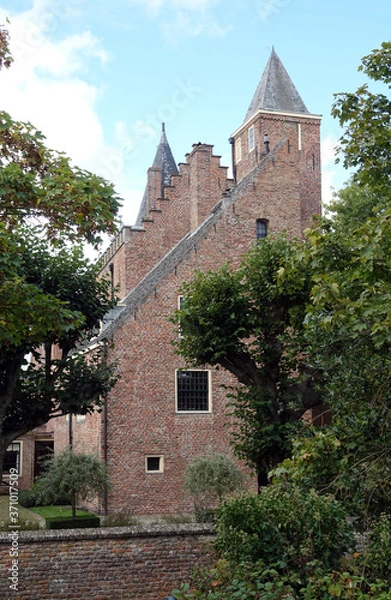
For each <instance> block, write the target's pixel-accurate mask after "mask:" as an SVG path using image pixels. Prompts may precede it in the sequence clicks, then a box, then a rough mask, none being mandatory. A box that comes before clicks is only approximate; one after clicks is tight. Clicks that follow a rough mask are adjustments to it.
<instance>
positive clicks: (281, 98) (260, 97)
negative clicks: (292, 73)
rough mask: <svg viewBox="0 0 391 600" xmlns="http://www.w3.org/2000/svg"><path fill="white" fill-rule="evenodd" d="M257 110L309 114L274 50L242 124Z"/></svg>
mask: <svg viewBox="0 0 391 600" xmlns="http://www.w3.org/2000/svg"><path fill="white" fill-rule="evenodd" d="M259 109H264V110H275V111H279V112H292V113H299V114H301V113H304V114H309V111H308V110H307V107H306V105H305V104H304V102H303V100H302V99H301V97H300V94H299V92H298V91H297V89H296V87H295V86H294V84H293V82H292V80H291V78H290V77H289V75H288V73H287V71H286V69H285V67H284V65H283V64H282V62H281V60H280V59H279V58H278V56H277V54H276V52H275V50H274V48H273V49H272V52H271V55H270V58H269V60H268V62H267V64H266V67H265V70H264V72H263V75H262V77H261V80H260V82H259V84H258V87H257V89H256V90H255V94H254V96H253V99H252V100H251V103H250V106H249V107H248V110H247V114H246V117H245V119H244V122H246V121H248V119H250V117H252V116H253V115H254V114H255V113H256V112H257V111H258V110H259Z"/></svg>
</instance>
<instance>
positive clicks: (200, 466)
mask: <svg viewBox="0 0 391 600" xmlns="http://www.w3.org/2000/svg"><path fill="white" fill-rule="evenodd" d="M183 482H184V489H185V491H186V492H187V493H188V494H189V495H190V496H192V497H193V501H194V508H195V513H196V520H197V521H198V522H206V521H211V520H212V521H213V518H214V510H213V509H214V508H215V507H216V505H217V504H218V503H219V502H221V500H222V499H223V498H225V497H226V496H227V495H228V494H231V493H232V492H235V491H237V490H239V489H242V488H243V485H244V475H243V473H242V472H241V471H240V469H239V467H238V466H237V465H236V463H235V462H234V461H233V460H232V459H231V458H229V456H225V455H224V454H214V455H213V456H201V457H199V458H196V459H195V460H193V461H192V462H191V463H189V464H188V465H187V467H186V469H185V472H184V475H183Z"/></svg>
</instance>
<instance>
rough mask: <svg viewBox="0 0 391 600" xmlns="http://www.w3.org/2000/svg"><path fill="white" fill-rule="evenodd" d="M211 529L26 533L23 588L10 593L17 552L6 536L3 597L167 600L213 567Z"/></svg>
mask: <svg viewBox="0 0 391 600" xmlns="http://www.w3.org/2000/svg"><path fill="white" fill-rule="evenodd" d="M213 539H214V533H213V530H212V529H211V527H209V526H207V525H189V524H186V525H153V526H152V525H151V526H149V527H116V528H107V529H85V530H82V529H78V530H76V529H74V530H68V531H21V532H20V533H19V537H18V548H17V550H18V558H17V560H18V591H15V590H14V589H12V588H10V585H11V583H12V582H11V580H10V579H9V577H10V575H11V570H10V569H11V561H12V558H11V556H10V551H11V548H12V545H11V538H10V537H9V535H8V532H1V539H0V598H2V600H81V599H83V600H128V599H129V600H130V599H132V600H141V599H143V600H160V599H161V600H163V599H164V598H165V597H166V596H168V595H169V593H170V592H171V590H172V589H173V588H175V587H177V586H179V585H180V584H181V582H185V581H187V580H188V577H189V574H190V573H191V572H192V570H193V569H194V567H196V566H207V565H208V564H209V563H210V558H209V556H208V546H210V543H211V542H212V541H213Z"/></svg>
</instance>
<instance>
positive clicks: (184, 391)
mask: <svg viewBox="0 0 391 600" xmlns="http://www.w3.org/2000/svg"><path fill="white" fill-rule="evenodd" d="M176 402H177V411H178V412H209V411H210V371H177V372H176Z"/></svg>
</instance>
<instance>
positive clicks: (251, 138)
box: [248, 127, 255, 152]
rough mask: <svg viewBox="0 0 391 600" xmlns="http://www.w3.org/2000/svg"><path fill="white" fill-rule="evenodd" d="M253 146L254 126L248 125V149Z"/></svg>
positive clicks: (251, 148)
mask: <svg viewBox="0 0 391 600" xmlns="http://www.w3.org/2000/svg"><path fill="white" fill-rule="evenodd" d="M254 148H255V139H254V127H250V129H249V130H248V151H249V152H251V150H254Z"/></svg>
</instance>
